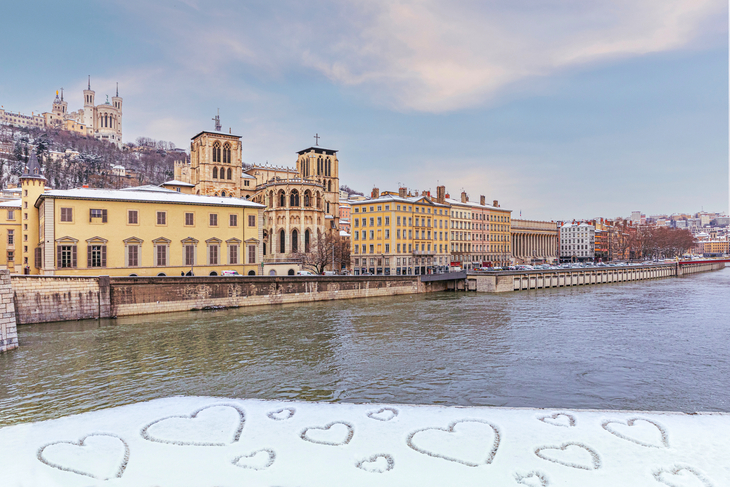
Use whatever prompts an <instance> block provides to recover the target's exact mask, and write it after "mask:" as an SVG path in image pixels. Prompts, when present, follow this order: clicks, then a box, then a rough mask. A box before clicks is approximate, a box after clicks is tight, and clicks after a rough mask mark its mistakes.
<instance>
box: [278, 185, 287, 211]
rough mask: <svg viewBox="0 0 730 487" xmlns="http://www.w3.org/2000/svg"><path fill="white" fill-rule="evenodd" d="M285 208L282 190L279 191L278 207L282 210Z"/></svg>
mask: <svg viewBox="0 0 730 487" xmlns="http://www.w3.org/2000/svg"><path fill="white" fill-rule="evenodd" d="M285 206H286V194H284V190H283V189H282V190H281V191H279V207H281V208H284V207H285Z"/></svg>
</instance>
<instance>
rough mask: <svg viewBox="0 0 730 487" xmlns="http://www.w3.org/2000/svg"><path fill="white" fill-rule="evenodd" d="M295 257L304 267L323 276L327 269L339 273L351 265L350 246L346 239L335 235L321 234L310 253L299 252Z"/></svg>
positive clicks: (313, 243) (312, 245)
mask: <svg viewBox="0 0 730 487" xmlns="http://www.w3.org/2000/svg"><path fill="white" fill-rule="evenodd" d="M293 257H294V258H296V259H297V260H299V261H300V262H301V264H302V267H305V268H307V269H310V270H312V271H314V273H315V274H322V273H323V272H324V270H325V269H326V268H327V267H330V268H332V270H335V271H338V270H340V269H342V268H343V267H348V266H349V265H350V244H349V241H348V240H347V239H346V238H344V237H341V236H340V235H336V234H335V233H326V234H325V235H322V234H319V235H317V238H316V239H315V240H314V242H312V244H311V246H310V249H309V252H299V253H296V254H294V255H293Z"/></svg>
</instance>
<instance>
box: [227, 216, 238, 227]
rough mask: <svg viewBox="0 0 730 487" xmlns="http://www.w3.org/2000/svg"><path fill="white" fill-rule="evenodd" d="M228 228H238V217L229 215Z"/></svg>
mask: <svg viewBox="0 0 730 487" xmlns="http://www.w3.org/2000/svg"><path fill="white" fill-rule="evenodd" d="M228 226H230V227H237V226H238V215H228Z"/></svg>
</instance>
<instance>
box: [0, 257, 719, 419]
mask: <svg viewBox="0 0 730 487" xmlns="http://www.w3.org/2000/svg"><path fill="white" fill-rule="evenodd" d="M18 331H19V339H20V348H19V349H18V350H15V351H12V352H10V353H5V354H0V426H3V425H9V424H15V423H20V422H27V421H38V420H45V419H52V418H57V417H61V416H66V415H69V414H77V413H82V412H86V411H91V410H96V409H100V408H108V407H112V406H119V405H123V404H129V403H134V402H139V401H145V400H149V399H154V398H160V397H168V396H173V395H206V396H225V397H240V398H261V399H297V400H306V401H326V402H339V401H346V402H380V403H410V404H445V405H464V406H473V405H479V406H510V407H512V406H514V407H545V408H565V409H577V408H592V409H635V410H655V411H686V412H691V411H730V268H727V269H724V270H722V271H717V272H707V273H702V274H695V275H692V276H688V277H683V278H666V279H660V280H656V281H640V282H634V283H623V284H608V285H600V286H587V287H575V288H568V289H561V288H558V289H547V290H539V291H522V292H515V293H504V294H500V295H492V294H477V293H434V294H430V295H417V296H396V297H388V298H372V299H359V300H347V301H330V302H321V303H311V304H296V305H283V306H273V307H253V308H245V309H235V310H219V311H200V312H189V313H175V314H167V315H148V316H138V317H128V318H120V319H117V320H100V321H95V320H89V321H79V322H64V323H49V324H40V325H24V326H21V327H19V330H18Z"/></svg>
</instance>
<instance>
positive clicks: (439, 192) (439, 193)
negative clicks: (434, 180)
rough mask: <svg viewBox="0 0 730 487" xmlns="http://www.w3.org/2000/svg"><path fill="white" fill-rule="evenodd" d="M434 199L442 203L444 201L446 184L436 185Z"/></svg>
mask: <svg viewBox="0 0 730 487" xmlns="http://www.w3.org/2000/svg"><path fill="white" fill-rule="evenodd" d="M436 201H437V202H438V203H441V204H442V205H443V204H444V203H446V186H436Z"/></svg>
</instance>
